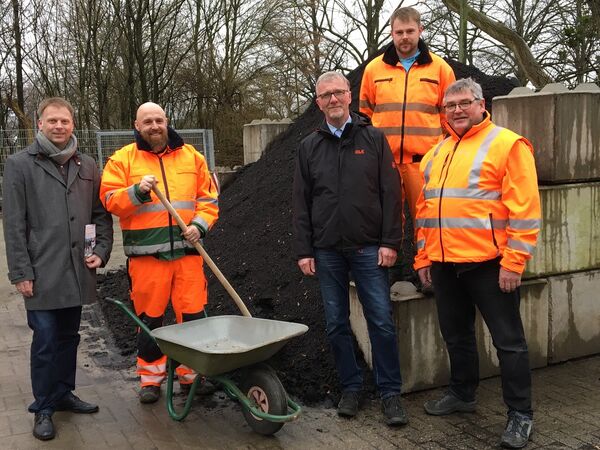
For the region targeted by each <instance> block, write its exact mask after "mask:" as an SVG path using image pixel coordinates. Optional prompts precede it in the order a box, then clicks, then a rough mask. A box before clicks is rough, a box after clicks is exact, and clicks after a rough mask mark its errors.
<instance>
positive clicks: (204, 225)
mask: <svg viewBox="0 0 600 450" xmlns="http://www.w3.org/2000/svg"><path fill="white" fill-rule="evenodd" d="M192 223H196V224H198V225H200V227H201V228H202V229H203V230H204V231H205V232H206V231H208V222H207V221H206V220H204V219H203V218H202V217H200V216H196V217H194V218H193V219H192Z"/></svg>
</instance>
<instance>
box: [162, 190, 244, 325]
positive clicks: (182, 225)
mask: <svg viewBox="0 0 600 450" xmlns="http://www.w3.org/2000/svg"><path fill="white" fill-rule="evenodd" d="M152 191H153V192H154V194H156V196H157V197H158V199H159V200H160V201H161V203H162V204H163V205H164V206H165V208H167V211H169V214H171V216H173V218H174V219H175V221H176V222H177V225H179V228H181V231H183V232H184V233H185V232H186V231H187V228H188V227H187V224H186V223H185V222H184V221H183V220H182V219H181V216H180V215H179V213H178V212H177V211H176V210H175V208H173V205H171V203H170V202H169V200H167V198H166V197H165V196H164V194H163V193H162V192H161V190H160V189H159V188H158V187H157V186H156V184H154V185H153V186H152ZM193 245H194V247H195V248H196V250H198V253H200V255H201V256H202V258H203V259H204V261H206V264H208V267H210V270H212V272H213V273H214V274H215V276H216V277H217V279H218V280H219V281H220V282H221V284H222V285H223V287H224V288H225V290H226V291H227V292H228V293H229V295H231V298H233V301H235V304H236V305H237V307H238V308H239V310H240V311H241V313H242V315H244V316H247V317H252V315H251V314H250V311H248V308H246V305H245V303H244V301H243V300H242V299H241V298H240V296H239V295H238V293H237V292H236V291H235V289H234V288H233V286H231V284H229V281H227V278H225V276H224V275H223V274H222V273H221V271H220V270H219V268H218V267H217V265H216V264H215V263H214V261H213V260H212V258H211V257H210V256H208V253H206V250H204V247H203V246H202V244H200V242H194V244H193Z"/></svg>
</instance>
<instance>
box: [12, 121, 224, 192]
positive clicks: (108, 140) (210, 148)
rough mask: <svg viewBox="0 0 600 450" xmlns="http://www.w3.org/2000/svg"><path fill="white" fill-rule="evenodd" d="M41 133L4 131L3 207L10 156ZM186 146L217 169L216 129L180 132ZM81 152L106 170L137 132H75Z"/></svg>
mask: <svg viewBox="0 0 600 450" xmlns="http://www.w3.org/2000/svg"><path fill="white" fill-rule="evenodd" d="M36 133H37V130H3V129H0V204H1V201H2V183H1V182H2V178H3V176H4V162H5V161H6V158H7V157H8V155H11V154H13V153H17V152H19V151H21V150H22V149H24V148H25V147H27V146H28V145H29V144H30V143H31V142H32V141H33V139H34V138H35V135H36ZM177 133H178V134H179V135H180V136H181V137H182V138H183V140H184V142H185V143H186V144H191V145H193V146H194V147H195V148H196V150H198V151H199V152H200V153H202V154H203V155H204V157H205V158H206V163H207V165H208V170H210V171H214V169H215V148H214V141H213V132H212V130H204V129H193V130H177ZM74 134H75V136H77V146H78V148H79V151H80V152H82V153H84V154H86V155H89V156H91V157H92V158H94V160H95V161H96V163H97V164H98V167H99V168H100V169H102V168H103V167H104V163H105V162H106V160H107V159H108V158H109V157H110V155H112V154H113V153H114V152H115V151H116V150H118V149H119V148H121V147H123V146H124V145H127V144H129V143H131V142H133V130H117V131H98V130H75V132H74Z"/></svg>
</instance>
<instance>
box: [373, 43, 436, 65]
mask: <svg viewBox="0 0 600 450" xmlns="http://www.w3.org/2000/svg"><path fill="white" fill-rule="evenodd" d="M419 50H420V52H421V53H420V54H419V56H417V59H416V60H415V63H417V64H418V65H420V66H422V65H423V64H430V63H431V62H432V61H433V59H431V55H430V54H429V47H427V44H426V43H425V41H424V40H423V39H419ZM383 62H384V63H386V64H389V65H390V66H396V65H398V63H399V62H400V58H398V53H396V47H394V43H393V42H392V43H391V44H389V45H388V46H387V48H386V49H385V52H384V53H383Z"/></svg>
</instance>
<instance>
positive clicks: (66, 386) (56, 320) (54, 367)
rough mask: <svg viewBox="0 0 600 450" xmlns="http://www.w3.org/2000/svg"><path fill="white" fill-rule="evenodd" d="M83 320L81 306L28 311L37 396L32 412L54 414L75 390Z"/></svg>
mask: <svg viewBox="0 0 600 450" xmlns="http://www.w3.org/2000/svg"><path fill="white" fill-rule="evenodd" d="M26 301H27V300H26ZM80 321H81V306H76V307H73V308H63V309H52V310H46V311H27V324H28V325H29V328H31V329H32V330H33V340H32V342H31V387H32V390H33V397H34V399H35V400H34V402H33V403H32V404H31V405H29V412H32V413H38V412H39V413H45V414H52V413H53V412H54V405H55V404H56V402H57V401H59V400H60V399H61V398H62V397H63V396H64V395H65V394H66V393H67V392H70V391H72V390H73V389H75V371H76V369H77V346H78V345H79V339H80V338H79V323H80Z"/></svg>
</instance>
